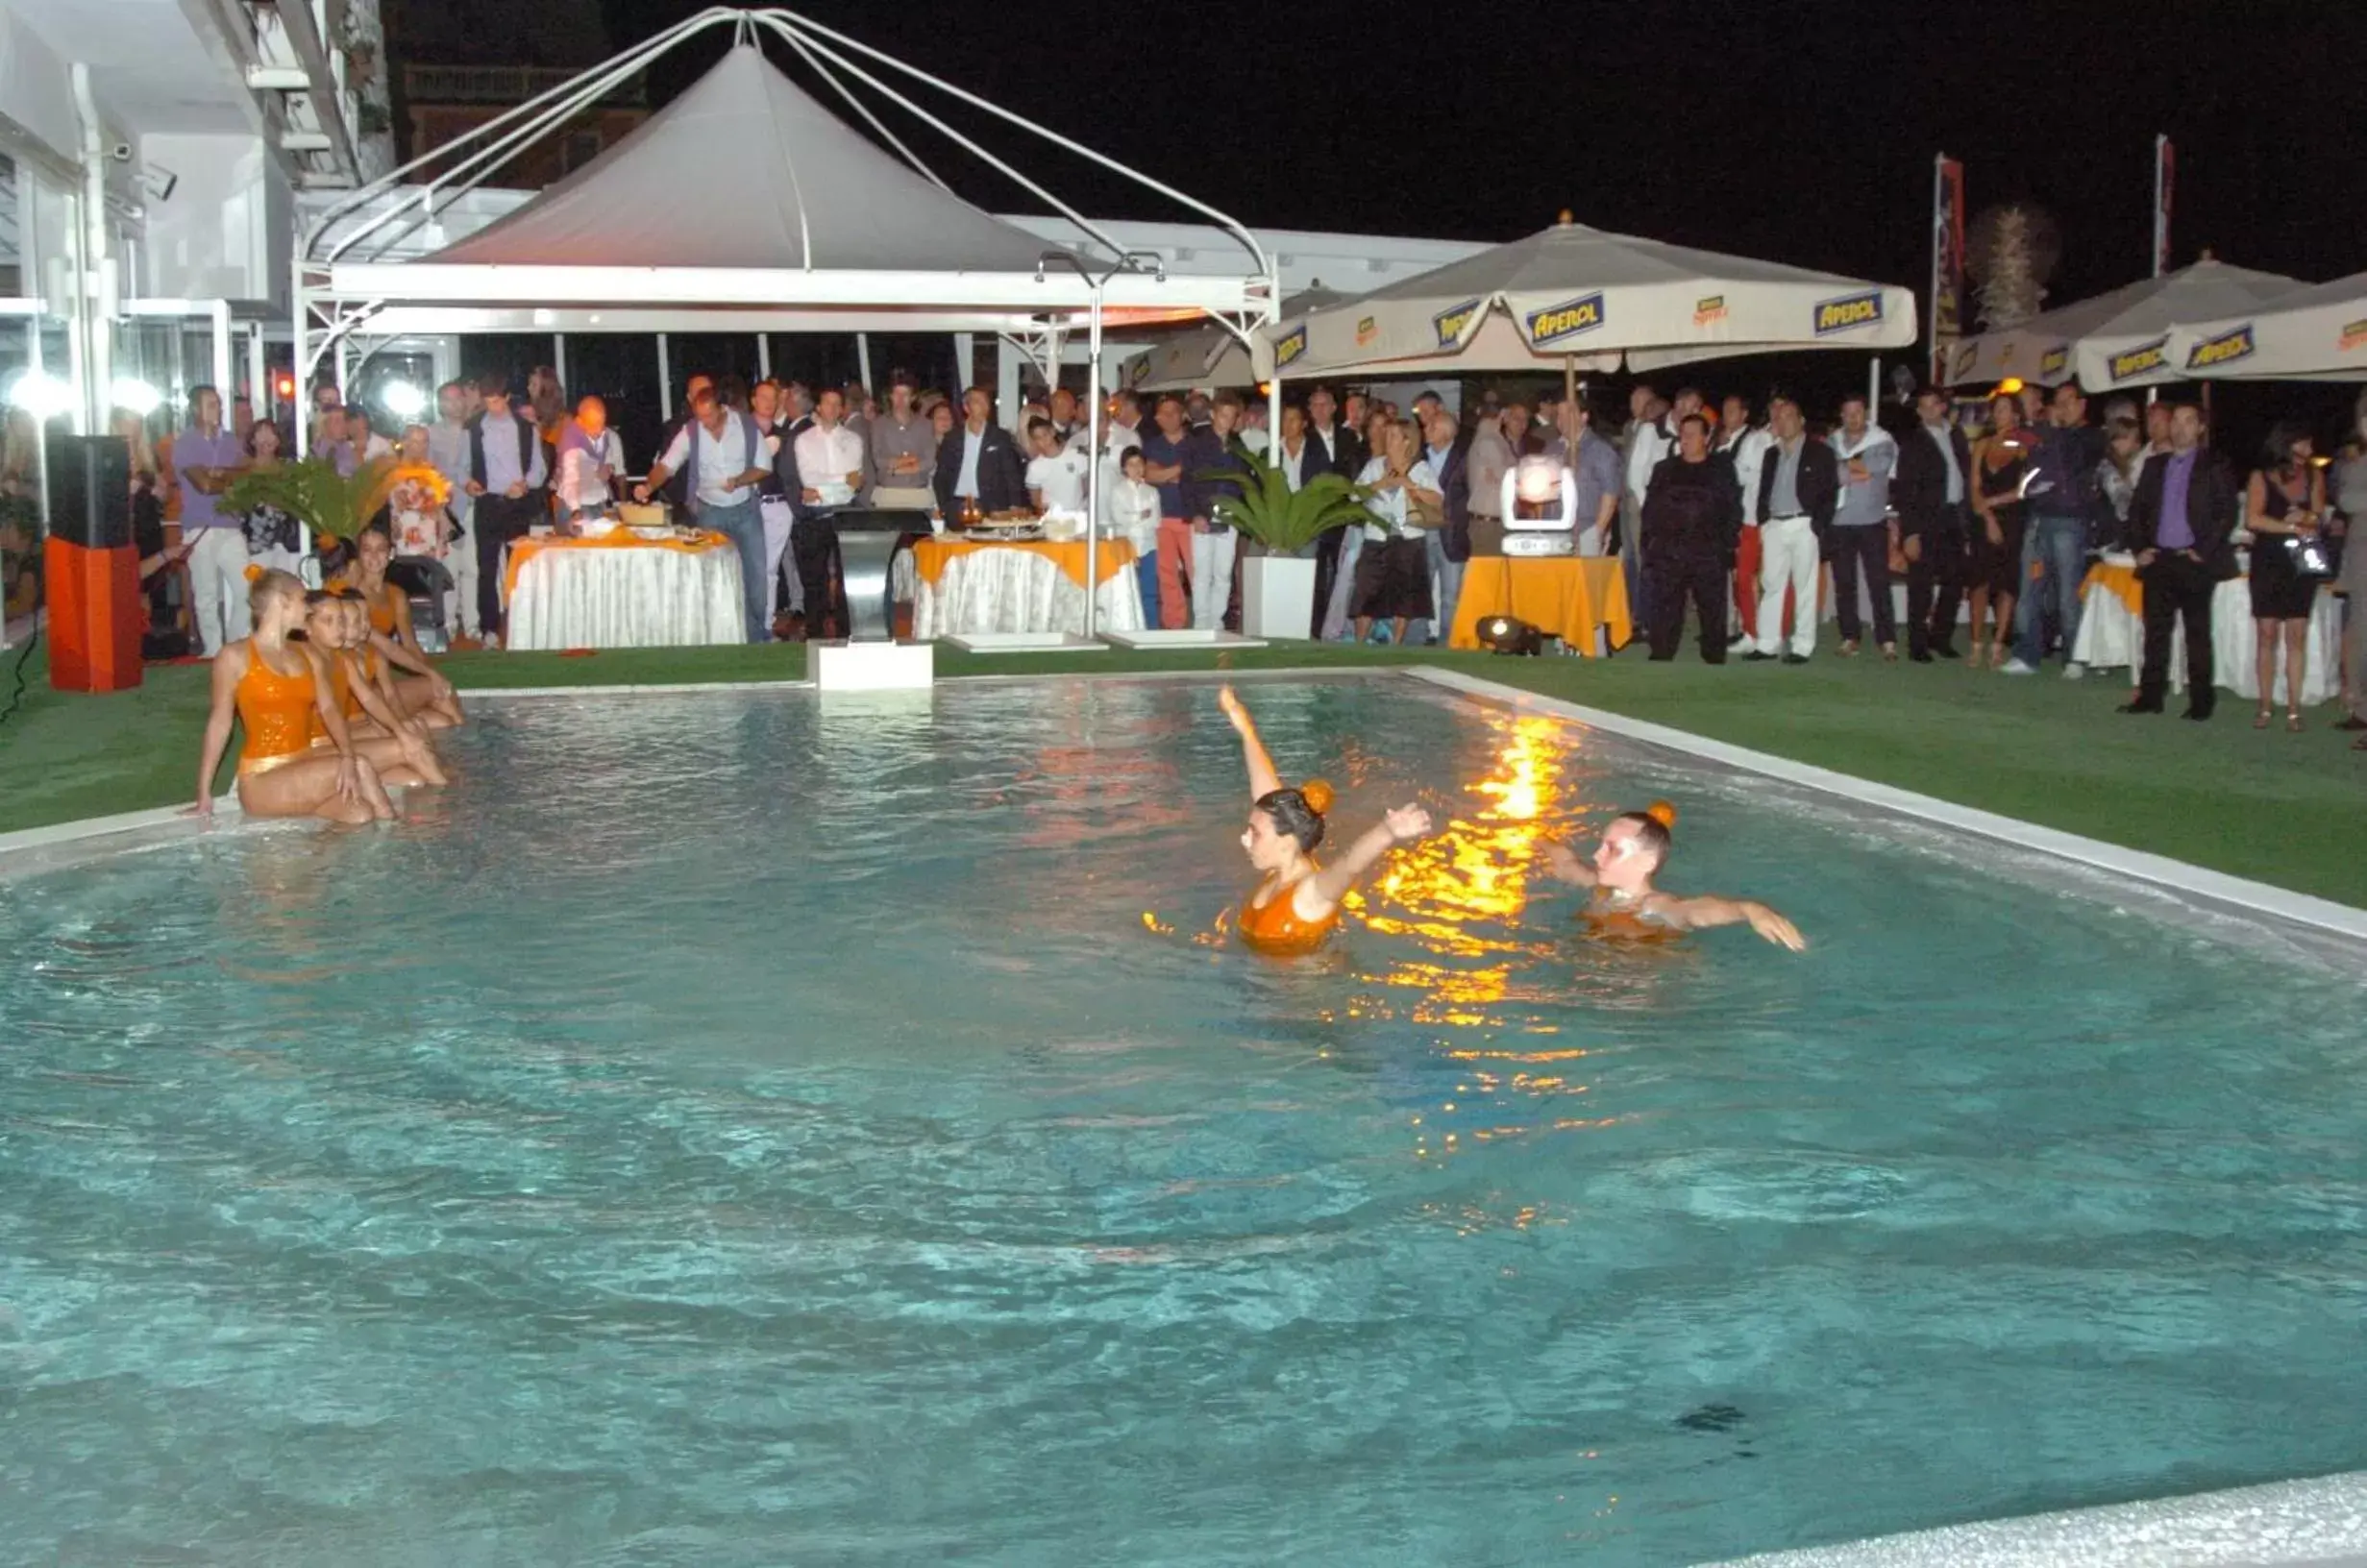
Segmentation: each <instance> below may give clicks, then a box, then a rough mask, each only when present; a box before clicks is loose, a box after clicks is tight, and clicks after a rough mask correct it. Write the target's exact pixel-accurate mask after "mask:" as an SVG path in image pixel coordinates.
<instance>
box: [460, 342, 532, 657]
mask: <svg viewBox="0 0 2367 1568" xmlns="http://www.w3.org/2000/svg"><path fill="white" fill-rule="evenodd" d="M478 391H479V393H480V394H481V396H482V397H483V399H484V409H483V411H482V412H481V413H480V414H478V415H477V417H476V418H474V419H472V420H470V421H469V422H468V463H469V479H468V484H467V486H466V489H467V491H468V494H469V496H470V497H471V498H472V501H471V505H472V508H473V510H474V511H475V513H476V522H477V624H478V625H479V626H480V627H481V628H482V630H483V631H484V633H485V636H486V639H487V640H488V641H490V640H491V639H492V638H494V637H496V636H498V635H500V633H501V631H502V629H503V626H504V621H503V613H502V551H504V550H505V549H506V548H507V547H508V544H509V542H510V541H511V540H512V539H520V538H524V537H525V536H526V532H527V530H528V529H529V528H531V527H533V526H534V525H535V524H536V523H539V522H542V521H545V520H546V519H547V518H548V517H549V516H550V510H549V507H548V505H547V503H546V502H545V501H544V499H543V485H544V483H545V482H546V481H547V480H548V478H550V472H551V471H550V468H549V466H548V465H547V464H546V463H545V461H544V459H543V454H542V432H541V431H539V430H537V429H535V428H534V422H533V421H532V420H531V419H527V418H522V417H520V416H519V415H518V414H517V413H516V412H514V411H513V410H512V409H511V408H510V405H509V383H508V382H507V381H506V380H503V379H502V378H501V377H499V376H487V377H485V378H484V380H481V381H480V382H479V383H478Z"/></svg>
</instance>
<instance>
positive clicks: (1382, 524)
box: [1348, 420, 1445, 647]
mask: <svg viewBox="0 0 2367 1568" xmlns="http://www.w3.org/2000/svg"><path fill="white" fill-rule="evenodd" d="M1374 430H1375V432H1376V433H1377V434H1378V435H1379V437H1380V440H1381V445H1379V446H1376V447H1375V448H1373V451H1375V452H1376V453H1380V455H1379V456H1376V457H1374V458H1373V459H1372V460H1371V461H1369V462H1368V463H1366V464H1365V471H1364V472H1363V473H1362V474H1360V475H1358V476H1357V478H1358V481H1359V482H1360V483H1363V484H1365V485H1368V486H1369V487H1370V488H1371V491H1372V494H1371V496H1370V498H1369V499H1368V501H1367V502H1366V503H1365V504H1366V507H1367V509H1368V510H1369V511H1370V512H1371V513H1372V515H1373V517H1374V518H1375V519H1377V520H1378V521H1376V522H1374V523H1371V524H1368V525H1367V526H1366V527H1365V546H1364V549H1363V551H1361V552H1359V553H1358V555H1357V557H1356V593H1355V598H1354V599H1353V600H1351V601H1350V602H1349V604H1348V614H1349V615H1350V616H1351V617H1353V618H1354V619H1355V622H1356V640H1357V641H1358V642H1359V643H1362V642H1363V641H1365V639H1366V638H1367V637H1368V636H1369V635H1370V634H1371V631H1372V623H1373V622H1374V621H1375V620H1376V619H1378V618H1380V617H1382V616H1387V617H1388V618H1389V624H1390V644H1391V646H1392V647H1403V646H1404V644H1405V628H1406V623H1407V622H1409V621H1427V620H1428V619H1430V616H1431V614H1432V610H1431V605H1430V550H1429V547H1428V545H1426V544H1425V543H1424V542H1423V533H1424V530H1423V528H1422V527H1421V526H1420V524H1419V523H1418V522H1417V521H1415V515H1416V514H1415V508H1416V507H1417V506H1426V507H1429V508H1431V509H1432V510H1431V512H1430V515H1432V516H1436V515H1438V514H1437V510H1436V509H1437V508H1438V507H1440V506H1442V505H1443V504H1444V502H1445V498H1444V497H1443V496H1442V494H1441V493H1440V490H1439V478H1438V476H1437V475H1435V474H1433V473H1431V472H1430V465H1429V464H1428V463H1426V462H1424V461H1422V460H1421V459H1420V458H1419V457H1418V456H1417V455H1416V452H1417V450H1418V438H1417V437H1416V435H1415V433H1414V426H1413V423H1412V422H1411V421H1407V420H1391V421H1388V422H1387V423H1385V424H1384V423H1381V422H1378V421H1376V422H1375V424H1374Z"/></svg>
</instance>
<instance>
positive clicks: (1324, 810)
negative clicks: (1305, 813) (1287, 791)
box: [1298, 778, 1333, 817]
mask: <svg viewBox="0 0 2367 1568" xmlns="http://www.w3.org/2000/svg"><path fill="white" fill-rule="evenodd" d="M1298 794H1299V797H1300V798H1301V799H1303V800H1305V801H1306V802H1307V806H1308V808H1309V809H1310V810H1312V811H1313V812H1314V813H1315V814H1316V815H1317V816H1318V817H1328V816H1330V815H1331V803H1332V798H1333V796H1332V793H1331V785H1330V784H1329V783H1327V782H1325V781H1324V780H1322V779H1319V778H1311V779H1309V780H1307V782H1305V783H1304V784H1301V785H1300V786H1298Z"/></svg>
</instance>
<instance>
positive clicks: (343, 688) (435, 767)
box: [305, 589, 449, 785]
mask: <svg viewBox="0 0 2367 1568" xmlns="http://www.w3.org/2000/svg"><path fill="white" fill-rule="evenodd" d="M349 592H350V590H349ZM305 598H306V601H307V602H306V606H305V611H306V613H305V640H306V641H307V642H308V643H310V644H311V645H312V646H313V647H314V648H317V649H320V650H321V651H322V652H323V653H325V654H327V655H328V658H329V685H330V693H331V700H332V702H333V704H334V706H335V707H336V709H337V711H338V712H339V713H341V714H343V715H344V716H345V726H346V732H347V733H348V734H349V735H351V736H352V737H353V747H354V750H355V751H356V753H357V754H358V755H360V756H362V757H364V758H366V759H367V760H368V761H369V763H370V765H371V766H372V767H373V768H376V769H377V770H378V774H379V777H380V779H381V780H382V781H383V782H385V783H387V784H394V785H412V784H443V783H447V782H449V780H448V779H447V777H446V775H445V772H444V770H443V768H442V766H441V765H440V764H439V763H438V762H437V760H436V756H435V751H434V748H433V747H431V746H430V745H429V743H428V731H427V726H426V725H424V724H422V723H419V722H418V721H417V720H414V719H407V718H405V717H404V716H403V714H402V711H401V710H400V709H398V708H397V707H396V706H395V705H394V703H393V701H392V700H391V699H390V698H388V697H387V696H386V695H385V690H384V681H383V674H384V672H383V667H380V668H379V669H378V670H376V671H375V672H374V671H373V670H372V668H371V666H370V664H369V662H368V659H367V657H366V656H365V654H363V653H358V652H357V651H355V648H354V641H355V632H356V627H357V626H359V625H367V622H366V621H365V620H364V618H363V614H362V605H361V602H360V600H358V599H348V598H346V597H344V596H343V594H339V593H331V592H329V591H327V590H325V589H324V590H321V591H319V592H315V593H311V594H308V595H306V596H305ZM312 744H313V745H314V746H316V747H317V746H326V745H327V744H328V734H327V731H326V730H325V729H324V728H323V727H322V726H321V725H320V724H319V723H314V724H313V725H312Z"/></svg>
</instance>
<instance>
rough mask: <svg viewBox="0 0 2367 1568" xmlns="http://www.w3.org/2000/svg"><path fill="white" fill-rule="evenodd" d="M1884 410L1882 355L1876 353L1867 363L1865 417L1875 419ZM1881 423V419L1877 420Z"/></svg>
mask: <svg viewBox="0 0 2367 1568" xmlns="http://www.w3.org/2000/svg"><path fill="white" fill-rule="evenodd" d="M1881 412H1882V355H1879V354H1878V355H1874V357H1873V358H1871V359H1869V360H1867V361H1866V363H1865V417H1866V418H1868V419H1874V417H1875V416H1876V415H1877V414H1879V413H1881ZM1876 423H1877V424H1879V423H1880V421H1879V420H1876Z"/></svg>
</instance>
